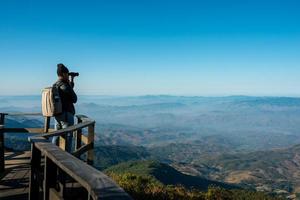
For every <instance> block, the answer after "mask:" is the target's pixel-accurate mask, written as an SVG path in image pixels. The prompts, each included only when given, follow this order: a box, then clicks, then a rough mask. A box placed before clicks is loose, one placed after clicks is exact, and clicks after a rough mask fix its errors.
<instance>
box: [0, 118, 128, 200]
mask: <svg viewBox="0 0 300 200" xmlns="http://www.w3.org/2000/svg"><path fill="white" fill-rule="evenodd" d="M6 115H7V114H4V113H0V154H1V155H0V159H1V161H0V162H1V163H0V165H1V166H0V170H2V171H3V170H4V168H5V166H4V136H3V135H4V133H9V132H14V133H16V132H28V133H39V134H37V135H36V136H32V137H29V141H30V142H31V175H30V188H29V199H30V200H38V199H44V200H48V199H74V198H75V199H94V200H95V199H101V200H102V199H107V200H108V199H112V200H113V199H120V200H122V199H131V197H130V196H129V195H128V194H127V193H126V192H124V190H123V189H122V188H120V187H119V186H118V185H117V184H116V183H115V182H114V181H112V180H111V179H110V178H109V177H108V176H106V175H105V174H103V173H102V172H100V171H98V170H96V169H95V168H93V167H92V166H90V165H92V164H93V160H94V154H93V148H94V137H95V121H94V120H92V119H90V118H88V117H86V116H84V115H78V116H76V117H77V124H75V125H73V126H69V127H67V128H65V129H61V130H56V131H55V130H53V129H50V118H45V125H44V128H6V127H5V126H4V125H5V123H4V119H5V116H6ZM31 115H36V114H31ZM85 129H87V131H86V132H84V130H85ZM70 133H72V134H73V135H74V137H73V139H74V151H72V152H66V151H64V150H65V147H66V145H69V144H67V142H68V140H66V139H65V138H66V135H67V134H70ZM53 136H59V142H58V146H56V145H55V144H52V143H51V142H50V140H49V139H51V138H52V137H53ZM83 154H86V155H83ZM74 195H75V196H74Z"/></svg>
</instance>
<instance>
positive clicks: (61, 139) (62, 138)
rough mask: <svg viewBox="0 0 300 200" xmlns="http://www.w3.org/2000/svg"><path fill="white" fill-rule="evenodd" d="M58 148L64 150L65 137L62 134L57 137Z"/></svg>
mask: <svg viewBox="0 0 300 200" xmlns="http://www.w3.org/2000/svg"><path fill="white" fill-rule="evenodd" d="M59 148H61V149H62V150H64V151H65V150H66V139H65V138H64V137H62V136H60V137H59Z"/></svg>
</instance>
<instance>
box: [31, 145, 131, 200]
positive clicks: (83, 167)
mask: <svg viewBox="0 0 300 200" xmlns="http://www.w3.org/2000/svg"><path fill="white" fill-rule="evenodd" d="M35 146H36V147H37V148H38V149H39V150H40V151H41V152H42V153H43V154H44V155H45V157H48V158H49V159H51V160H52V161H53V163H54V164H55V165H56V166H57V167H59V168H60V169H61V170H63V171H64V172H65V173H66V174H68V175H69V176H70V177H71V178H72V179H74V180H75V181H77V182H78V183H79V184H80V185H81V186H82V187H84V188H85V189H86V190H87V191H88V193H89V196H91V197H92V199H94V200H132V198H131V197H130V196H129V195H128V194H127V193H126V192H125V191H124V190H123V189H122V188H120V187H119V186H118V185H117V184H116V183H115V182H114V181H113V180H112V179H111V178H109V177H108V176H107V175H105V174H104V173H102V172H100V171H98V170H97V169H95V168H93V167H92V166H89V165H87V164H86V163H84V162H83V161H82V160H79V159H77V158H76V157H74V156H72V155H71V154H69V153H67V152H65V151H62V150H61V149H60V148H59V147H57V146H55V145H53V144H52V143H39V142H38V143H35Z"/></svg>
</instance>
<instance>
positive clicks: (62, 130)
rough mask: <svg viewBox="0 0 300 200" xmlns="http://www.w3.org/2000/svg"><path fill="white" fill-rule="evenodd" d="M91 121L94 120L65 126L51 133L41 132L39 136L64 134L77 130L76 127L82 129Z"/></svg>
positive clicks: (46, 136)
mask: <svg viewBox="0 0 300 200" xmlns="http://www.w3.org/2000/svg"><path fill="white" fill-rule="evenodd" d="M93 123H95V121H86V122H82V123H80V124H75V125H72V126H69V127H67V128H64V129H60V130H57V131H53V132H51V133H47V134H42V135H41V136H43V137H45V138H50V137H53V136H62V135H66V134H68V133H70V132H74V131H77V130H78V129H83V128H85V127H88V126H89V125H91V124H93Z"/></svg>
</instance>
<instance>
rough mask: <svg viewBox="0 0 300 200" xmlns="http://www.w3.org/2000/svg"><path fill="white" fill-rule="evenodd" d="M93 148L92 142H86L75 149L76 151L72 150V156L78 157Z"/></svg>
mask: <svg viewBox="0 0 300 200" xmlns="http://www.w3.org/2000/svg"><path fill="white" fill-rule="evenodd" d="M91 149H93V145H92V144H86V145H84V146H81V147H80V148H79V149H77V150H76V151H74V152H73V153H72V155H73V156H75V157H77V158H78V157H80V156H81V155H82V154H83V153H85V152H87V151H88V150H91Z"/></svg>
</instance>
